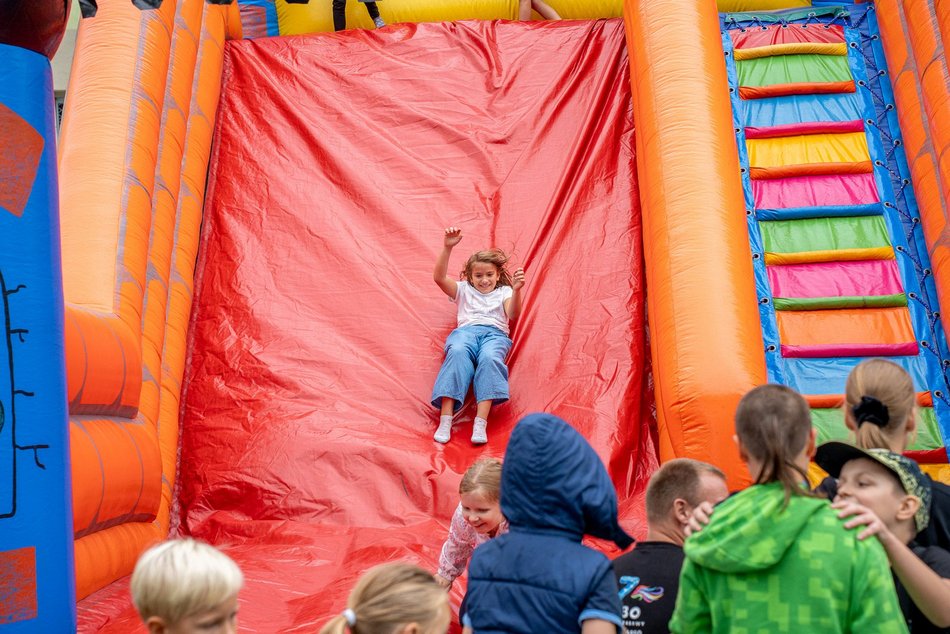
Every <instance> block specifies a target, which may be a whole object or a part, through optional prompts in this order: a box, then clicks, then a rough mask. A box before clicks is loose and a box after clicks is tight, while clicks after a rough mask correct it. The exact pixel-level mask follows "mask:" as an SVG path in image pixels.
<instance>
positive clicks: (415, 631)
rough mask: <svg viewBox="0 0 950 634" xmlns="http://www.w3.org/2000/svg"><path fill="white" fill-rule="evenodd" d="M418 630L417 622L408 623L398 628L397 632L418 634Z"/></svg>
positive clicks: (400, 633)
mask: <svg viewBox="0 0 950 634" xmlns="http://www.w3.org/2000/svg"><path fill="white" fill-rule="evenodd" d="M420 631H421V630H420V629H419V624H418V623H410V624H409V625H406V626H405V627H403V628H402V629H401V630H399V634H419V632H420Z"/></svg>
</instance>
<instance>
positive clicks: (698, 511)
mask: <svg viewBox="0 0 950 634" xmlns="http://www.w3.org/2000/svg"><path fill="white" fill-rule="evenodd" d="M714 510H715V509H714V507H713V505H712V504H711V503H709V502H700V503H699V504H698V505H697V506H694V507H693V513H692V515H690V516H689V521H688V522H687V524H686V526H685V527H684V530H685V532H686V536H687V537H689V536H690V535H692V534H693V533H698V532H700V531H701V530H703V529H704V528H705V527H706V524H709V518H711V517H712V514H713V511H714Z"/></svg>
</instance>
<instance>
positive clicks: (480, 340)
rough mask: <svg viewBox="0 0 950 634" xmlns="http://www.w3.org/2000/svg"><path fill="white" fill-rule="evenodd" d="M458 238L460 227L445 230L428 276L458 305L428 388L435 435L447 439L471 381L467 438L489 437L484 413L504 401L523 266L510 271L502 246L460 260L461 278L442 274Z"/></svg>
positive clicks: (482, 441) (478, 442)
mask: <svg viewBox="0 0 950 634" xmlns="http://www.w3.org/2000/svg"><path fill="white" fill-rule="evenodd" d="M461 240H462V230H461V229H460V228H458V227H448V228H447V229H446V230H445V237H444V239H443V249H442V253H440V254H439V257H438V259H437V260H436V263H435V270H434V271H433V273H432V279H433V280H435V283H436V284H438V285H439V288H441V289H442V292H443V293H445V294H446V295H448V296H449V298H450V299H451V300H452V301H454V302H455V303H456V304H458V327H457V328H456V329H455V330H453V331H452V333H451V334H450V335H449V336H448V339H446V341H445V361H443V362H442V368H441V369H440V370H439V375H438V377H436V380H435V386H434V387H433V388H432V405H433V406H435V407H438V408H439V409H440V411H441V416H440V417H439V428H438V430H436V432H435V436H434V439H435V440H436V441H437V442H441V443H446V442H448V441H449V439H450V438H451V436H452V416H453V414H454V413H455V412H456V411H457V410H458V409H459V408H461V407H462V402H463V401H464V400H465V394H466V393H467V392H468V386H469V385H471V384H473V383H474V391H475V401H476V402H477V405H476V408H475V422H474V425H473V427H472V442H473V443H474V444H476V445H481V444H485V443H486V442H488V434H487V431H486V429H487V427H488V414H489V412H491V408H492V405H497V404H499V403H504V402H505V401H507V400H508V366H506V365H505V357H507V356H508V351H509V350H510V349H511V339H510V338H509V337H508V335H509V333H510V328H509V326H508V324H509V322H510V321H512V320H514V319H517V318H518V315H519V314H520V313H521V287H522V286H524V269H522V268H518V269H516V270H515V272H514V273H513V274H511V275H509V273H508V270H507V269H506V268H505V267H506V265H507V264H508V256H506V255H505V253H504V251H502V250H501V249H488V250H485V251H477V252H475V253H473V254H472V256H471V257H469V259H468V262H466V263H465V268H464V269H463V271H462V274H461V276H460V277H461V278H464V279H460V280H454V279H452V278H451V277H449V276H448V275H447V272H448V267H449V257H450V256H451V255H452V249H453V248H454V247H455V245H457V244H458V243H459V242H461Z"/></svg>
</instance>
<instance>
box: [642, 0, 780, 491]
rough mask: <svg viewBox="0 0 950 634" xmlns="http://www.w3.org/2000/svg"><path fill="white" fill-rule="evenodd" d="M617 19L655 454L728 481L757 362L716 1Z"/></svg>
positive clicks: (647, 7)
mask: <svg viewBox="0 0 950 634" xmlns="http://www.w3.org/2000/svg"><path fill="white" fill-rule="evenodd" d="M624 21H625V23H626V32H627V47H628V50H629V52H630V76H631V77H630V78H631V82H632V85H633V104H634V120H635V121H636V126H637V168H638V169H637V171H638V178H639V182H640V192H641V194H640V195H641V206H642V209H643V224H644V230H643V234H644V235H643V241H644V251H645V259H646V277H647V286H648V293H649V298H650V301H649V302H648V306H649V319H650V336H651V340H652V355H653V369H654V376H655V382H656V399H657V415H658V419H659V420H658V422H659V429H660V437H661V440H660V452H661V459H663V460H667V459H670V458H672V457H676V456H688V457H693V458H698V459H701V460H706V461H710V462H713V463H715V464H716V465H718V466H719V467H721V468H723V469H724V470H726V472H727V475H728V476H729V482H730V485H731V486H733V487H736V486H739V485H741V484H745V483H747V482H748V473H747V471H746V469H745V467H744V466H743V465H742V463H741V462H740V460H739V456H738V452H737V451H736V448H735V445H734V443H733V440H732V435H733V414H734V412H735V407H736V404H737V403H738V401H739V398H740V397H741V396H742V394H744V393H745V392H746V391H748V390H749V389H750V388H752V387H754V386H756V385H759V384H762V383H765V382H766V369H765V355H764V344H763V341H762V335H761V332H762V329H761V325H760V322H759V314H758V310H757V299H756V294H755V286H754V280H753V271H752V254H751V251H750V248H749V237H748V229H747V226H746V217H745V203H744V198H743V192H742V183H741V181H740V178H739V157H738V151H737V149H736V141H735V136H734V133H733V124H732V109H731V106H730V102H729V92H728V83H727V79H726V67H725V62H724V61H723V53H722V45H721V40H720V34H719V22H718V16H717V13H716V7H715V5H714V4H713V3H708V2H699V3H693V2H685V1H683V0H626V1H625V5H624Z"/></svg>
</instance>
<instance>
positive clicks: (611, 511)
mask: <svg viewBox="0 0 950 634" xmlns="http://www.w3.org/2000/svg"><path fill="white" fill-rule="evenodd" d="M501 510H502V512H503V513H504V515H505V517H507V518H508V525H509V532H508V533H507V534H506V535H501V536H499V537H497V538H495V539H492V540H490V541H488V542H486V543H485V544H483V545H481V546H479V547H478V548H477V549H475V552H474V553H473V555H472V560H471V564H470V566H469V573H468V578H469V582H468V595H467V597H466V612H465V615H464V617H463V618H464V622H465V624H466V625H468V626H470V627H472V628H473V629H474V630H475V632H476V633H477V634H490V633H492V632H506V633H524V634H530V633H533V632H580V631H581V622H583V621H585V620H587V619H601V620H605V621H610V622H612V623H616V624H617V627H618V630H619V629H620V628H621V627H622V622H621V620H620V601H619V599H618V597H617V581H616V578H615V577H614V573H613V567H612V565H611V562H610V560H609V559H607V557H606V556H605V555H603V554H602V553H599V552H597V551H595V550H592V549H590V548H587V547H586V546H583V545H582V544H581V539H582V538H583V536H584V535H585V534H587V535H593V536H595V537H601V538H604V539H609V540H612V541H613V542H615V543H616V544H617V545H618V546H619V547H620V548H626V547H627V546H629V545H630V544H631V543H633V539H632V538H631V537H630V536H629V535H627V534H626V533H625V532H624V531H623V530H622V529H621V528H620V526H619V525H618V524H617V493H616V491H615V490H614V486H613V483H612V482H611V481H610V477H609V476H608V475H607V470H606V469H605V468H604V465H603V463H602V462H601V461H600V458H599V457H598V456H597V454H596V453H595V452H594V450H593V449H592V448H591V446H590V445H589V444H588V443H587V441H586V440H585V439H584V438H583V437H582V436H581V435H580V434H579V433H577V432H576V431H575V430H574V429H573V428H572V427H571V426H570V425H568V424H567V423H565V422H564V421H563V420H561V419H560V418H558V417H556V416H552V415H550V414H531V415H530V416H527V417H525V418H523V419H522V420H521V421H520V422H519V423H518V425H517V426H516V427H515V430H514V432H512V434H511V439H510V440H509V442H508V449H507V451H506V452H505V462H504V466H503V467H502V475H501Z"/></svg>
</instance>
